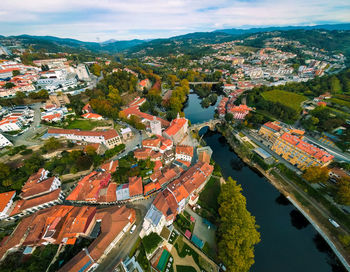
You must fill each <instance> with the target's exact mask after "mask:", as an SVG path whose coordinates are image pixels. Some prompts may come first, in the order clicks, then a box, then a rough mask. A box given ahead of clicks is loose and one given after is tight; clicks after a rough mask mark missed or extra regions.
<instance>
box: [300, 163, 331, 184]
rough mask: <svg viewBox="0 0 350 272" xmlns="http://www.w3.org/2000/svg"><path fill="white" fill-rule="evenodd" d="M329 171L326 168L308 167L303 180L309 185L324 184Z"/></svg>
mask: <svg viewBox="0 0 350 272" xmlns="http://www.w3.org/2000/svg"><path fill="white" fill-rule="evenodd" d="M328 174H329V170H328V168H327V167H320V166H310V167H308V168H307V169H306V171H305V173H304V174H303V178H304V179H306V180H307V181H308V182H311V183H319V182H322V183H325V182H326V181H327V180H328V177H329V176H328Z"/></svg>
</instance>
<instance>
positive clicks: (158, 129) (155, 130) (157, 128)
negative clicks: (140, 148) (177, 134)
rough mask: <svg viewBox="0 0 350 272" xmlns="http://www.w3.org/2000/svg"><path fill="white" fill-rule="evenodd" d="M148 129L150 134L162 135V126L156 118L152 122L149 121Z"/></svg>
mask: <svg viewBox="0 0 350 272" xmlns="http://www.w3.org/2000/svg"><path fill="white" fill-rule="evenodd" d="M150 127H151V132H152V134H155V135H159V136H161V135H162V124H161V122H160V121H159V120H157V118H156V117H153V120H151V121H150Z"/></svg>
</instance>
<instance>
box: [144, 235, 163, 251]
mask: <svg viewBox="0 0 350 272" xmlns="http://www.w3.org/2000/svg"><path fill="white" fill-rule="evenodd" d="M162 241H163V239H162V238H161V237H160V236H159V235H158V234H157V233H154V232H152V233H151V234H150V235H147V236H145V237H144V238H143V239H142V244H143V246H144V248H145V250H146V252H147V253H152V252H153V251H154V250H155V249H156V248H157V247H158V245H159V244H160V242H162Z"/></svg>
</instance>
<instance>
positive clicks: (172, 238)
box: [169, 231, 179, 244]
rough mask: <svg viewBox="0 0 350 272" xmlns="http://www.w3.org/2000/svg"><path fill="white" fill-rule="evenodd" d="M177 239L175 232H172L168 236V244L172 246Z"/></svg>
mask: <svg viewBox="0 0 350 272" xmlns="http://www.w3.org/2000/svg"><path fill="white" fill-rule="evenodd" d="M177 237H179V235H178V234H177V232H175V231H172V232H171V234H170V238H169V243H170V244H174V242H175V241H176V239H177Z"/></svg>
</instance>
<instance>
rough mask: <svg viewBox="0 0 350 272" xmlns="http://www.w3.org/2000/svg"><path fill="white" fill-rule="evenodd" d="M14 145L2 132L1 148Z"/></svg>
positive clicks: (0, 138) (0, 135) (0, 136)
mask: <svg viewBox="0 0 350 272" xmlns="http://www.w3.org/2000/svg"><path fill="white" fill-rule="evenodd" d="M12 145H13V144H12V143H11V142H10V141H9V140H8V139H7V138H6V137H5V136H4V135H2V134H0V148H2V147H5V146H12Z"/></svg>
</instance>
